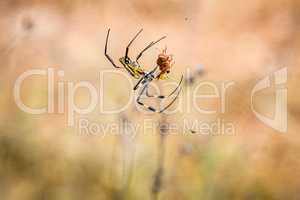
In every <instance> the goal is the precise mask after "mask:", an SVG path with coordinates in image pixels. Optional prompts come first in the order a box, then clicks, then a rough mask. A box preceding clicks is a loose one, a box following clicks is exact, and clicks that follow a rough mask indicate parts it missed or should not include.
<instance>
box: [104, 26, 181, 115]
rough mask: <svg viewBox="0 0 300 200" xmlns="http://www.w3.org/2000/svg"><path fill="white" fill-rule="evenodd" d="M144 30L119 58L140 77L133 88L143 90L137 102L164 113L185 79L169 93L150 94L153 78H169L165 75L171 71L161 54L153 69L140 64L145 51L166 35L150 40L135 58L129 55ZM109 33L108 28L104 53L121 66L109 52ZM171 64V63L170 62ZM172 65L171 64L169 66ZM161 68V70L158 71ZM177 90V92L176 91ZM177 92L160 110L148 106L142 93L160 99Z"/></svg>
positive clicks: (134, 38) (124, 65)
mask: <svg viewBox="0 0 300 200" xmlns="http://www.w3.org/2000/svg"><path fill="white" fill-rule="evenodd" d="M142 31H143V29H141V30H140V31H139V32H138V33H137V34H136V35H135V36H134V37H133V39H132V40H131V41H130V42H129V44H128V45H127V47H126V51H125V56H124V57H121V58H119V62H120V63H121V64H122V66H123V67H124V68H125V69H126V70H127V72H128V73H129V74H130V75H131V76H132V77H133V78H135V79H139V80H138V82H137V83H136V85H135V86H134V88H133V90H134V91H136V90H137V89H138V88H139V87H142V89H141V92H140V93H139V95H138V97H137V99H136V102H137V103H138V104H139V105H141V106H143V107H145V108H146V109H147V110H149V111H152V112H155V113H163V112H164V111H165V110H167V109H168V108H169V107H170V106H171V105H172V104H173V103H174V102H175V101H176V99H177V98H178V96H179V94H180V91H181V87H180V86H181V84H182V80H183V76H181V79H180V81H179V83H178V85H177V87H176V88H175V89H174V90H173V91H172V92H171V93H170V94H168V95H150V94H149V91H148V90H149V85H150V83H151V82H152V81H153V80H162V77H164V78H163V79H167V78H166V76H163V75H165V73H169V72H170V70H166V63H165V62H163V64H160V63H161V62H159V59H161V54H160V55H159V57H158V60H157V66H156V67H155V68H154V69H152V70H151V71H149V72H148V71H146V70H144V69H143V68H142V67H141V65H140V64H139V59H140V58H141V57H142V55H143V53H145V52H146V51H147V50H148V49H150V48H151V47H152V46H154V45H155V44H157V43H159V42H160V41H161V40H163V39H165V38H166V36H164V37H161V38H159V39H158V40H156V41H152V42H150V44H149V45H147V46H146V47H145V48H144V49H143V50H142V51H141V52H140V53H139V54H138V55H137V57H136V59H135V60H132V59H131V58H130V57H129V56H128V53H129V48H130V46H131V45H132V43H133V42H134V41H135V40H136V38H137V37H138V36H139V35H140V34H141V32H142ZM109 34H110V29H108V32H107V36H106V42H105V50H104V55H105V56H106V58H107V59H108V60H109V62H110V63H111V64H112V65H113V66H114V67H115V68H121V67H119V66H118V65H116V64H115V62H114V61H113V59H112V58H111V57H110V56H109V55H108V54H107V46H108V40H109ZM163 53H166V51H163ZM166 56H167V57H169V56H168V55H166ZM169 60H170V59H168V60H167V61H169ZM169 64H170V63H169ZM170 67H171V65H170V66H169V68H170ZM158 69H159V71H158ZM176 91H177V93H176ZM175 93H176V95H175V97H174V98H173V100H172V101H171V102H170V103H169V104H168V105H167V106H165V107H164V108H162V109H160V110H158V109H155V108H154V107H152V106H148V105H146V104H144V103H143V102H142V101H141V98H142V95H143V94H146V96H147V97H148V98H158V99H165V98H169V97H172V96H173V95H174V94H175Z"/></svg>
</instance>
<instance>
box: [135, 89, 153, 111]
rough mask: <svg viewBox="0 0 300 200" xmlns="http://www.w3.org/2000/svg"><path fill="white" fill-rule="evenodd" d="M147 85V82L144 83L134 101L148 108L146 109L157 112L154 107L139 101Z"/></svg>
mask: <svg viewBox="0 0 300 200" xmlns="http://www.w3.org/2000/svg"><path fill="white" fill-rule="evenodd" d="M148 86H149V83H146V84H145V86H144V87H143V89H142V91H141V92H140V94H139V96H138V98H137V99H136V102H137V103H138V104H139V105H141V106H143V107H145V108H146V109H148V110H150V111H152V112H157V110H156V109H155V108H154V107H152V106H148V105H145V104H144V103H143V102H141V97H142V95H143V93H144V92H145V90H147V88H148Z"/></svg>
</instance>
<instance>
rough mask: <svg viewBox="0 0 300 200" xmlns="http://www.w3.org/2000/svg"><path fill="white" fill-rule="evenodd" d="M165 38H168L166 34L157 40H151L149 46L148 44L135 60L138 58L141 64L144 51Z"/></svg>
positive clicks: (137, 60)
mask: <svg viewBox="0 0 300 200" xmlns="http://www.w3.org/2000/svg"><path fill="white" fill-rule="evenodd" d="M165 38H166V36H163V37H161V38H159V39H158V40H156V41H152V42H150V44H148V46H146V47H145V48H144V49H143V50H142V51H141V52H140V53H139V54H138V56H137V57H136V59H135V60H136V62H137V63H138V65H140V64H139V59H140V58H141V57H142V55H143V53H144V52H145V51H147V50H148V49H149V48H151V47H152V46H154V45H155V44H157V43H159V42H160V41H161V40H163V39H165Z"/></svg>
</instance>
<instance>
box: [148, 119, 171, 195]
mask: <svg viewBox="0 0 300 200" xmlns="http://www.w3.org/2000/svg"><path fill="white" fill-rule="evenodd" d="M160 124H161V125H160V129H159V144H158V152H159V157H158V166H157V170H156V172H155V175H154V182H153V185H152V191H151V194H152V199H153V200H157V199H158V197H159V193H160V191H161V190H162V186H163V176H164V162H165V154H166V139H167V129H166V127H164V125H165V124H166V117H165V116H162V118H161V120H160Z"/></svg>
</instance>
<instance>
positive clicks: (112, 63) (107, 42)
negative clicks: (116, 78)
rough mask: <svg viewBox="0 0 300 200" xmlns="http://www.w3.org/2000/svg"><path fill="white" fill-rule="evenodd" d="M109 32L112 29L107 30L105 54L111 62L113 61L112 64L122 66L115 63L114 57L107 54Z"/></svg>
mask: <svg viewBox="0 0 300 200" xmlns="http://www.w3.org/2000/svg"><path fill="white" fill-rule="evenodd" d="M109 33H110V29H108V31H107V36H106V42H105V49H104V55H105V56H106V58H107V59H108V60H109V62H111V64H112V65H113V66H114V67H115V68H121V67H119V66H117V65H116V64H115V63H114V61H113V59H112V58H111V57H110V56H109V55H108V54H107V43H108V38H109Z"/></svg>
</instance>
